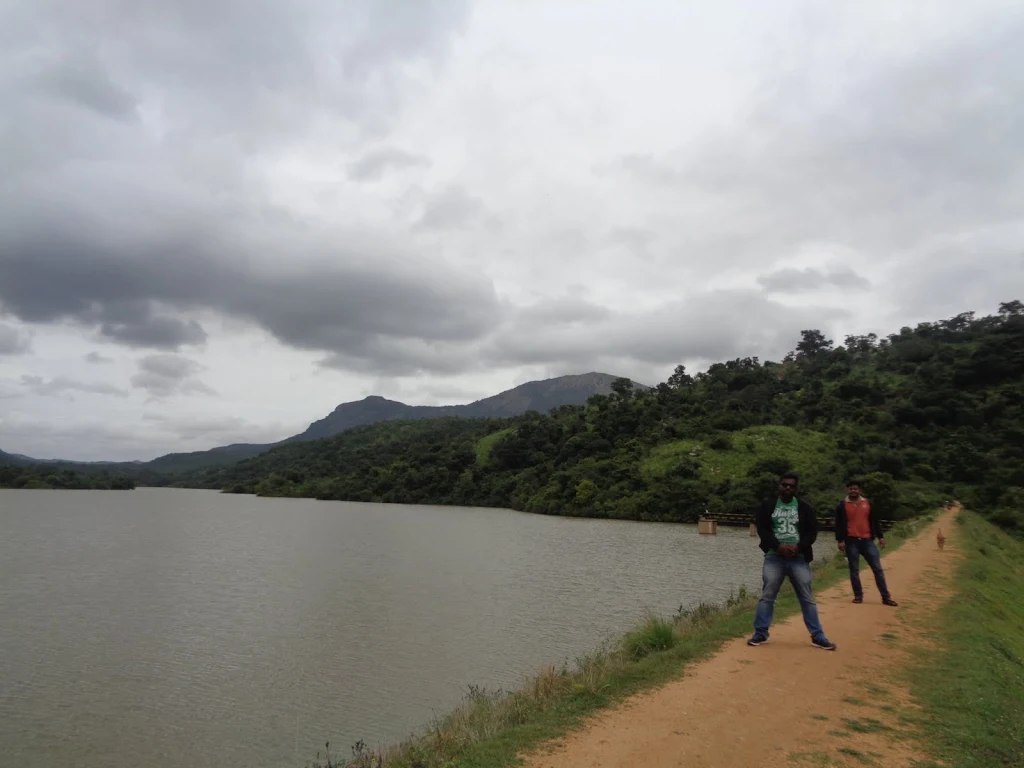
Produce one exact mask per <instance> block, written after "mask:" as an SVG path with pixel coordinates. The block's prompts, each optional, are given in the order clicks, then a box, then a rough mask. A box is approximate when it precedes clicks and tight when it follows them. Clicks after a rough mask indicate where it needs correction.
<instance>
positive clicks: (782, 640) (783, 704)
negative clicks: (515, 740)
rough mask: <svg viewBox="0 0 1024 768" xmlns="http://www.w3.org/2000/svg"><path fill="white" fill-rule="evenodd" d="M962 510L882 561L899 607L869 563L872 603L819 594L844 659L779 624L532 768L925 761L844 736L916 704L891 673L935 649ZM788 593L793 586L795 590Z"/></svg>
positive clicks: (843, 593) (799, 625)
mask: <svg viewBox="0 0 1024 768" xmlns="http://www.w3.org/2000/svg"><path fill="white" fill-rule="evenodd" d="M958 511H959V509H957V508H954V509H953V510H950V511H944V512H943V513H942V514H941V515H940V517H939V519H938V521H937V522H935V523H932V524H931V525H928V526H927V527H925V528H924V529H923V530H922V531H921V532H920V533H919V534H918V535H917V536H916V537H915V538H914V539H912V540H910V541H907V542H906V543H904V544H903V546H901V547H900V548H899V549H898V550H897V551H895V552H893V553H892V554H889V555H885V556H884V557H883V566H884V568H885V575H886V580H887V582H888V584H889V589H890V591H891V592H892V594H893V597H894V598H895V599H896V600H897V601H899V602H900V607H899V608H888V607H886V606H883V605H882V604H881V598H880V597H879V595H878V590H877V589H876V587H875V583H874V577H873V575H872V574H871V571H870V569H867V566H866V564H864V563H863V562H862V566H861V567H862V570H861V580H862V582H863V584H864V598H865V601H864V603H863V604H861V605H854V604H853V603H852V602H851V599H852V594H853V592H852V590H851V588H850V583H849V579H848V578H845V579H844V580H843V581H842V582H841V583H840V584H837V585H835V586H833V587H831V588H830V589H827V590H825V591H823V592H821V593H819V594H817V595H816V600H817V603H818V608H819V612H820V614H821V621H822V626H823V627H824V628H825V632H826V633H827V634H828V636H829V638H830V639H831V640H832V641H833V642H835V643H836V644H837V645H838V646H839V649H838V650H837V651H835V652H828V651H822V650H819V649H816V648H813V647H812V646H811V645H810V641H809V637H808V634H807V630H806V629H805V628H804V626H803V621H802V620H801V618H800V616H799V615H797V616H794V617H792V618H790V619H788V620H786V621H785V622H782V623H776V624H775V625H774V626H773V627H772V635H771V640H770V642H769V643H767V644H766V645H762V646H760V647H757V648H751V647H748V646H747V645H746V638H742V639H737V640H735V641H730V642H729V643H728V644H726V645H725V646H724V647H723V648H722V650H721V651H719V652H718V653H717V654H716V655H715V656H713V657H712V658H710V659H708V660H707V661H704V662H702V663H700V664H698V665H696V666H695V667H693V668H692V669H690V670H688V671H687V672H686V674H685V676H684V677H682V678H681V679H679V680H677V681H674V682H672V683H669V684H667V685H665V686H663V687H661V688H658V689H656V690H654V691H651V692H647V693H644V694H639V695H637V696H634V697H632V698H630V699H629V700H627V701H626V702H624V703H623V704H622V705H620V706H619V707H617V708H615V709H611V710H607V711H605V712H602V713H600V714H598V715H596V716H595V717H594V718H593V719H592V720H590V721H589V722H588V724H587V725H586V726H585V727H584V728H583V729H581V730H579V731H576V732H574V733H572V734H570V735H569V736H567V737H566V738H564V739H562V740H561V741H559V742H557V743H555V744H553V745H552V744H547V745H544V746H542V747H541V748H540V749H538V750H537V751H536V752H534V753H532V754H530V755H526V756H524V763H525V764H526V765H527V766H530V768H612V767H613V766H614V767H619V766H621V767H622V768H625V767H626V766H629V768H636V766H651V767H652V768H662V767H663V766H664V767H665V768H671V767H672V766H686V768H742V767H744V766H750V768H773V767H774V766H794V767H797V766H809V765H833V766H844V765H851V766H853V765H864V762H863V761H864V757H863V756H867V757H868V759H871V760H872V761H877V762H876V764H880V765H885V766H909V765H912V764H913V762H914V761H915V760H922V759H924V758H925V757H926V756H925V755H922V754H920V753H919V752H917V751H916V747H915V745H914V744H913V743H911V741H910V740H907V739H901V740H897V739H893V738H891V737H889V736H887V735H886V734H885V733H882V732H875V733H852V734H850V733H849V732H848V731H846V732H845V735H842V734H839V733H837V731H839V730H841V729H843V728H844V719H858V718H869V717H870V718H874V719H875V720H876V721H881V722H883V723H885V724H886V725H891V726H893V727H898V726H897V723H896V722H895V717H896V716H895V714H894V713H893V710H892V709H891V706H892V705H893V704H899V705H906V704H907V703H908V701H909V697H908V696H907V694H906V691H901V690H899V684H898V683H896V682H895V681H894V680H892V679H891V678H892V677H893V674H892V673H893V672H894V670H898V669H899V666H900V665H901V664H902V663H904V662H905V661H906V658H907V651H906V649H905V641H906V640H907V639H908V638H909V639H910V642H918V641H921V642H923V641H924V640H923V638H921V637H919V636H918V637H917V638H914V637H913V634H914V633H913V632H912V630H910V627H911V625H913V624H915V623H917V621H916V620H917V619H919V618H922V617H924V616H927V614H929V613H931V612H933V611H935V610H936V609H937V607H938V606H939V605H941V603H942V602H943V601H944V598H945V597H947V596H948V594H949V588H950V585H949V580H950V578H951V575H952V571H953V567H954V563H955V560H956V557H955V550H956V544H957V537H956V533H957V532H956V530H955V529H956V525H955V524H954V521H953V518H954V517H955V515H956V513H957V512H958ZM938 528H942V531H943V533H944V534H945V535H946V537H947V541H946V547H945V550H944V551H939V549H938V547H937V545H936V531H937V529H938ZM819 542H820V544H819V545H818V549H819V551H824V548H825V547H831V546H832V545H833V543H834V542H833V541H832V540H831V539H830V537H829V535H828V534H825V535H824V536H822V537H821V538H820V539H819ZM783 589H784V590H788V589H791V587H790V586H789V585H788V582H787V584H786V585H784V586H783ZM751 620H753V614H751ZM908 631H910V634H909V635H908ZM901 646H903V647H901ZM865 704H867V705H869V706H865ZM883 706H884V707H887V709H886V710H882V709H881V707H883ZM847 725H848V723H847ZM853 750H855V751H857V752H859V753H861V755H862V757H859V758H858V757H857V756H856V755H854V754H852V751H853Z"/></svg>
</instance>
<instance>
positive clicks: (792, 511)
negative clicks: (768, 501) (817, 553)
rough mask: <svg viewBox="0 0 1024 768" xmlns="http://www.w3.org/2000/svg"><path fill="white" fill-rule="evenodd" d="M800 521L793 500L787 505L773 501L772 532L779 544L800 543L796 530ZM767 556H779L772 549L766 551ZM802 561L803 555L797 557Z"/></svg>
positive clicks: (794, 500)
mask: <svg viewBox="0 0 1024 768" xmlns="http://www.w3.org/2000/svg"><path fill="white" fill-rule="evenodd" d="M799 520H800V510H799V507H798V505H797V501H796V499H795V498H793V499H790V501H789V502H788V503H787V502H785V501H783V500H782V499H777V500H776V501H775V511H774V512H772V531H773V532H774V533H775V538H776V539H778V540H779V544H797V543H799V542H800V532H799V530H798V529H797V522H798V521H799ZM768 554H769V555H777V554H779V553H778V552H776V551H775V550H774V549H771V550H769V551H768ZM797 557H799V558H801V559H803V555H797Z"/></svg>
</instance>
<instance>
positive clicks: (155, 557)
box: [0, 488, 761, 768]
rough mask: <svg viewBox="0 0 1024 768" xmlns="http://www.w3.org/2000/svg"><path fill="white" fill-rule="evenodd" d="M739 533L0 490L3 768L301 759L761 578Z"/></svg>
mask: <svg viewBox="0 0 1024 768" xmlns="http://www.w3.org/2000/svg"><path fill="white" fill-rule="evenodd" d="M760 561H761V554H760V552H759V550H758V549H757V546H756V539H753V538H751V537H750V536H749V535H748V533H747V530H746V529H724V530H721V529H720V533H719V535H717V536H700V535H698V534H697V531H696V527H695V526H674V525H660V524H652V523H631V522H617V521H598V520H582V519H569V518H557V517H542V516H536V515H527V514H523V513H519V512H513V511H509V510H493V509H466V508H453V507H417V506H400V505H379V504H348V503H334V502H317V501H312V500H285V499H259V498H254V497H249V496H229V495H221V494H218V493H213V492H209V491H188V490H173V489H146V488H143V489H138V490H136V491H114V492H101V491H4V490H0V754H2V755H3V760H2V762H3V764H5V765H74V766H78V767H79V768H100V767H101V766H102V768H122V767H126V766H138V765H147V766H154V767H156V768H164V767H168V768H185V767H186V766H188V767H189V768H191V767H193V766H218V768H219V767H220V766H224V765H229V764H233V765H245V766H247V768H262V767H263V766H291V768H299V766H303V765H305V764H306V762H307V761H309V760H311V759H312V758H313V757H314V756H315V754H316V752H317V750H318V749H322V747H323V744H324V742H325V741H327V740H330V741H331V742H332V752H334V753H335V754H338V753H339V752H340V754H342V755H343V756H345V755H348V753H349V745H350V744H352V743H354V742H355V741H356V740H357V739H363V740H365V741H366V742H367V743H368V744H377V743H379V742H381V741H391V740H397V739H399V738H402V737H404V736H406V735H408V734H409V733H410V732H411V731H414V730H417V729H418V728H420V727H421V726H422V725H424V724H425V723H426V722H427V721H428V720H429V719H430V718H431V716H432V715H433V714H440V713H442V712H444V711H446V710H448V709H450V708H451V707H452V706H453V705H455V704H457V703H458V702H459V701H460V700H461V698H462V696H463V694H464V693H465V690H466V686H467V685H468V684H471V683H472V684H478V685H484V686H487V687H509V686H516V685H518V684H520V683H521V682H522V681H523V679H524V678H525V676H526V675H527V674H529V673H532V672H535V671H536V670H538V669H539V668H540V667H541V666H542V665H544V664H548V663H555V664H560V663H561V662H563V661H564V660H566V659H568V660H570V662H571V661H572V660H573V659H574V658H575V657H576V656H577V655H579V654H580V653H583V652H587V651H589V650H592V649H593V648H594V647H595V646H596V645H597V644H598V643H599V642H600V641H602V640H604V639H607V638H609V637H617V636H618V635H620V634H621V633H623V632H624V631H626V630H628V629H629V628H630V627H631V626H632V625H633V624H634V623H635V622H636V621H637V620H638V619H639V618H640V617H641V616H642V615H643V612H644V609H645V607H646V606H650V607H652V608H654V609H656V610H658V611H660V612H663V613H671V612H674V611H675V610H676V609H677V608H678V607H679V606H680V605H683V606H691V605H694V604H696V603H697V602H699V601H700V600H705V601H721V600H724V599H725V598H726V597H728V595H729V593H730V591H731V590H732V589H734V588H737V587H738V586H740V585H741V584H745V585H746V586H748V587H753V586H755V585H756V584H758V583H759V581H760Z"/></svg>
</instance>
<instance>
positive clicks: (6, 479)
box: [0, 464, 135, 491]
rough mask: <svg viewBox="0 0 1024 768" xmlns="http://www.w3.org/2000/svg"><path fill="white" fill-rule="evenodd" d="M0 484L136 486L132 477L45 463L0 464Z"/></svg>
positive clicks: (89, 487) (106, 488)
mask: <svg viewBox="0 0 1024 768" xmlns="http://www.w3.org/2000/svg"><path fill="white" fill-rule="evenodd" d="M0 488H26V489H27V488H33V489H45V488H52V489H56V490H68V491H72V490H74V491H81V490H99V491H128V490H132V489H133V488H135V481H134V480H132V479H130V478H128V477H124V476H123V475H115V474H110V473H107V472H98V473H95V474H84V473H82V472H74V471H72V470H69V469H56V468H54V467H48V466H45V465H30V466H23V465H14V464H7V465H4V466H0Z"/></svg>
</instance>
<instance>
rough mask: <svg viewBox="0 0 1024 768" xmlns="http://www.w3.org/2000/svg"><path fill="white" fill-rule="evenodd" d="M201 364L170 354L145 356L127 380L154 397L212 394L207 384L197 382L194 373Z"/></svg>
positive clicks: (199, 368) (200, 368) (199, 369)
mask: <svg viewBox="0 0 1024 768" xmlns="http://www.w3.org/2000/svg"><path fill="white" fill-rule="evenodd" d="M201 370H202V366H201V365H199V363H197V362H196V361H195V360H189V359H188V358H187V357H181V356H180V355H172V354H156V355H149V356H147V357H144V358H142V359H141V360H140V361H139V370H138V373H136V374H135V375H134V376H132V379H131V383H132V386H133V387H135V388H136V389H142V390H145V391H146V392H148V393H149V394H150V395H152V396H153V397H155V398H165V397H171V396H172V395H191V394H199V395H215V394H217V393H216V392H214V391H213V390H212V389H210V387H208V386H206V384H204V383H203V382H202V381H200V380H199V379H198V378H197V376H196V374H198V373H199V372H200V371H201Z"/></svg>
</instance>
